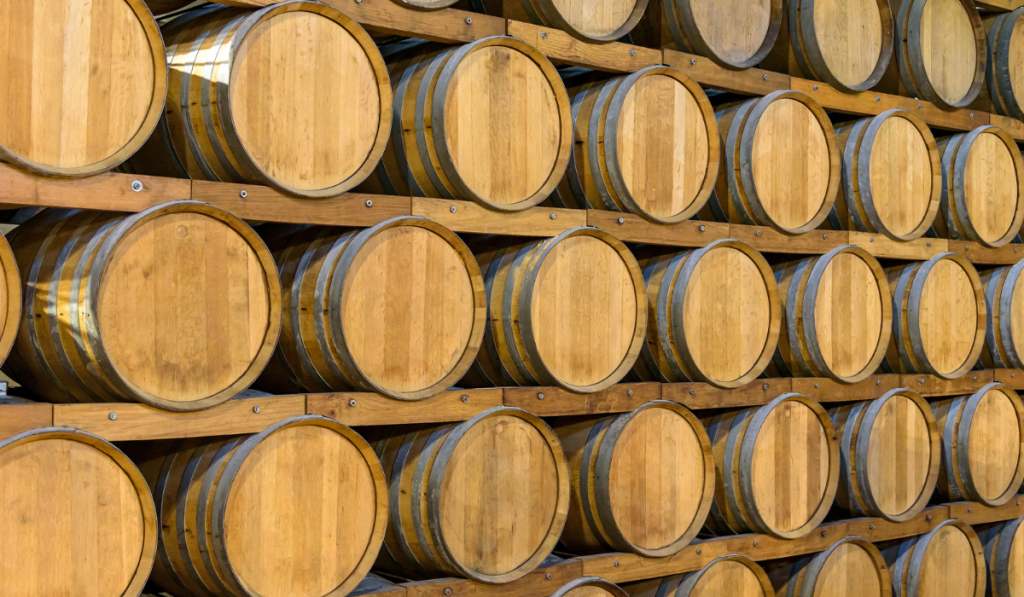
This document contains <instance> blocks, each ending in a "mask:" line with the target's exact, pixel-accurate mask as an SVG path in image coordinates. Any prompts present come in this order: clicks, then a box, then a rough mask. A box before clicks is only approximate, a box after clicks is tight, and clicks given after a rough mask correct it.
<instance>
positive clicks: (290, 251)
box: [257, 216, 487, 400]
mask: <svg viewBox="0 0 1024 597" xmlns="http://www.w3.org/2000/svg"><path fill="white" fill-rule="evenodd" d="M261 233H262V234H263V235H264V238H266V239H268V242H269V244H270V248H271V250H272V251H273V253H274V256H275V259H276V261H277V266H278V272H279V274H280V276H281V282H282V286H283V288H284V292H283V293H282V294H283V307H284V311H285V313H286V315H287V316H286V317H284V323H283V327H282V330H281V331H282V333H281V340H280V342H279V343H278V346H277V349H276V350H275V352H274V359H273V361H272V363H271V365H270V366H269V367H268V368H267V370H266V371H264V373H263V375H262V376H261V378H260V380H259V383H258V384H257V385H259V386H260V387H262V388H264V389H266V390H268V391H271V392H274V393H278V394H289V393H301V392H328V391H347V390H356V391H367V392H380V393H382V394H385V395H387V396H391V397H392V398H397V399H400V400H418V399H420V398H426V397H429V396H433V395H434V394H437V393H438V392H441V391H443V390H446V389H448V388H449V387H451V386H453V385H455V383H456V382H457V381H459V379H460V378H461V377H462V375H463V374H464V373H465V372H466V370H467V369H469V366H470V365H471V364H472V363H473V359H475V358H476V354H477V351H478V350H479V348H480V342H481V339H482V338H483V334H484V327H485V321H486V316H487V304H486V296H485V294H484V282H483V277H482V276H481V275H480V268H479V267H477V263H476V259H475V258H474V257H473V253H472V252H471V251H470V250H469V248H468V247H467V246H466V245H465V243H463V242H462V240H460V239H459V237H458V236H456V235H455V233H454V232H452V231H451V230H448V229H447V228H445V227H444V226H442V225H440V224H438V223H436V222H433V221H431V220H428V219H426V218H420V217H413V216H402V217H398V218H392V219H390V220H387V221H384V222H381V223H380V224H377V225H376V226H372V227H370V228H366V229H344V228H326V227H318V226H308V227H303V228H300V229H299V230H298V231H296V230H295V227H287V226H281V227H275V228H272V229H269V230H266V231H265V232H264V231H263V230H262V229H261Z"/></svg>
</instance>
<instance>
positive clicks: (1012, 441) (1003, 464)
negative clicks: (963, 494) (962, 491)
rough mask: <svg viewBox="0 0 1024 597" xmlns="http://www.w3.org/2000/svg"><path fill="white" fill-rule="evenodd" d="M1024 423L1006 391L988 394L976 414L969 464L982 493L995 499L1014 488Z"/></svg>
mask: <svg viewBox="0 0 1024 597" xmlns="http://www.w3.org/2000/svg"><path fill="white" fill-rule="evenodd" d="M1020 426H1021V422H1020V419H1019V416H1018V413H1017V411H1016V410H1015V409H1014V408H1013V405H1012V404H1011V403H1010V401H1009V400H1008V399H1007V396H1006V394H1005V392H1004V391H1003V390H1000V389H993V390H989V391H988V392H986V393H985V395H984V396H983V397H982V399H981V403H980V404H979V405H978V408H977V410H976V411H975V413H974V418H973V419H972V421H971V430H970V434H969V436H968V437H969V444H968V445H969V447H970V450H971V451H970V454H969V455H968V463H969V466H970V468H971V479H972V480H973V482H974V485H975V487H977V491H978V493H979V494H980V495H981V497H982V498H984V499H986V500H994V499H996V498H998V497H999V496H1001V495H1002V494H1004V493H1006V491H1007V490H1008V489H1010V484H1011V482H1012V480H1013V479H1014V478H1015V477H1016V476H1017V471H1018V470H1019V468H1020V466H1021V463H1020V459H1021V457H1022V452H1021V445H1022V438H1021V434H1020Z"/></svg>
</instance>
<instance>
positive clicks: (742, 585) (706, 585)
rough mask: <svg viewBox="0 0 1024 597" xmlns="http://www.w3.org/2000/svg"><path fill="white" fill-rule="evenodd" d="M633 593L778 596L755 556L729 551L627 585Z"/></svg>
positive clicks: (639, 596) (650, 596) (641, 596)
mask: <svg viewBox="0 0 1024 597" xmlns="http://www.w3.org/2000/svg"><path fill="white" fill-rule="evenodd" d="M623 588H624V589H625V590H626V592H627V593H629V595H630V597H723V596H725V595H728V596H729V597H775V591H774V590H772V583H771V579H769V578H768V575H767V574H766V573H765V571H764V569H763V568H761V567H760V566H758V565H757V563H755V562H754V561H753V560H751V559H750V558H747V557H746V556H741V555H739V554H728V555H723V556H719V557H717V558H715V559H713V560H711V561H710V562H709V563H708V564H707V565H705V566H704V567H703V568H701V569H700V570H697V571H694V572H689V573H686V574H679V575H676V576H667V577H665V578H656V579H652V580H647V581H642V582H638V583H631V584H627V585H624V586H623Z"/></svg>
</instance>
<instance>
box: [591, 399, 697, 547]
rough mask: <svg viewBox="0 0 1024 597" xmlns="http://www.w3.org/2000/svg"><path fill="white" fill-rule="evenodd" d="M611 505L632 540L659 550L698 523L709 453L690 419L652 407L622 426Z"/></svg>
mask: <svg viewBox="0 0 1024 597" xmlns="http://www.w3.org/2000/svg"><path fill="white" fill-rule="evenodd" d="M610 472H611V474H610V476H609V480H608V485H609V488H610V490H611V491H610V496H609V497H610V504H609V505H610V506H611V510H612V515H613V516H614V517H615V519H616V522H617V526H618V527H619V530H620V531H621V532H622V535H623V536H624V537H625V538H626V540H627V541H628V542H630V543H632V544H635V545H637V546H638V547H640V548H643V549H659V548H662V547H665V546H667V545H669V544H671V543H673V542H674V541H676V540H678V539H679V537H681V536H682V535H683V534H684V533H685V532H686V530H687V529H688V528H689V527H690V525H691V524H692V523H693V519H694V516H695V515H696V514H697V511H698V508H699V507H700V505H701V502H702V501H703V498H704V481H705V475H706V474H709V473H711V474H713V472H711V471H705V470H704V452H703V450H702V449H701V442H700V438H699V437H698V436H697V434H696V432H695V431H694V429H693V427H692V425H691V424H690V422H689V421H687V420H686V419H684V418H683V417H682V416H680V415H679V414H678V413H676V412H674V411H672V410H670V409H667V408H647V409H645V410H643V411H641V412H640V413H639V414H637V416H636V417H634V418H633V419H632V420H631V421H630V422H629V423H628V424H627V425H626V427H625V429H624V430H623V431H622V435H620V436H619V439H618V442H617V443H616V446H615V453H614V454H613V456H612V463H611V471H610Z"/></svg>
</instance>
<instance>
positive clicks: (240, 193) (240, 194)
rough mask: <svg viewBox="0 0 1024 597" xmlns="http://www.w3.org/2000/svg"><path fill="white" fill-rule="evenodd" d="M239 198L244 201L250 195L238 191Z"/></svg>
mask: <svg viewBox="0 0 1024 597" xmlns="http://www.w3.org/2000/svg"><path fill="white" fill-rule="evenodd" d="M238 196H239V197H241V198H242V199H245V198H246V197H248V196H249V193H246V192H245V191H238Z"/></svg>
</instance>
